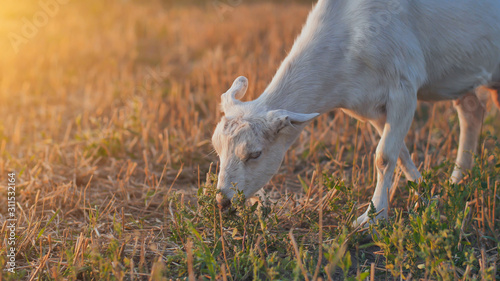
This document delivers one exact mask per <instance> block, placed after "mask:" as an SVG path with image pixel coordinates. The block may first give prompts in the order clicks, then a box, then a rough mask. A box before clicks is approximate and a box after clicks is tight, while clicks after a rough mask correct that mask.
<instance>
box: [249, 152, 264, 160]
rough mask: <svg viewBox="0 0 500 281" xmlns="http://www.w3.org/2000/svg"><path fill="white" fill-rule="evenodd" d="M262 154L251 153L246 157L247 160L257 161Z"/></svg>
mask: <svg viewBox="0 0 500 281" xmlns="http://www.w3.org/2000/svg"><path fill="white" fill-rule="evenodd" d="M261 154H262V151H256V152H252V153H250V154H249V155H248V159H257V158H259V157H260V155H261Z"/></svg>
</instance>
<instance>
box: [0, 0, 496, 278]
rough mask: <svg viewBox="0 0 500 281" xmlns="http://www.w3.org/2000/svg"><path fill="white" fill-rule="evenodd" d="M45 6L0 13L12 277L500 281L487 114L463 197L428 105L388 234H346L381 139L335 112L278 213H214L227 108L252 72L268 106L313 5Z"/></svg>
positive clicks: (439, 112) (380, 227) (492, 114)
mask: <svg viewBox="0 0 500 281" xmlns="http://www.w3.org/2000/svg"><path fill="white" fill-rule="evenodd" d="M42 2H43V1H42ZM42 2H38V1H34V0H33V1H29V0H19V1H14V0H8V1H6V3H3V4H2V7H0V19H1V21H0V50H1V52H0V109H1V112H2V118H1V121H0V155H1V158H0V186H1V189H0V206H1V207H0V230H1V231H0V233H1V235H2V236H1V240H0V241H1V246H0V268H2V269H3V270H2V274H1V275H0V281H1V280H170V279H172V280H177V279H180V280H292V279H293V280H320V279H322V280H421V279H423V280H494V279H497V280H498V279H500V268H499V264H500V175H499V172H500V140H499V139H498V136H499V135H500V113H499V110H498V109H496V108H495V107H494V106H491V104H488V105H487V107H488V109H489V110H488V113H487V114H486V115H485V116H484V125H483V127H482V134H481V139H480V148H479V149H478V151H477V157H476V164H475V167H474V169H473V170H472V171H470V173H469V175H468V176H467V177H466V179H465V180H464V182H463V183H461V184H459V185H453V184H450V183H449V182H448V178H449V175H450V174H451V171H452V169H453V161H454V159H455V156H456V152H457V145H458V134H459V127H458V126H459V125H458V118H457V114H456V112H455V110H454V108H453V106H452V103H451V102H441V103H436V104H429V103H421V104H419V107H418V109H417V112H416V114H415V121H414V122H413V124H412V127H411V129H410V132H409V134H408V136H407V138H406V143H407V145H408V148H409V150H410V153H411V154H412V158H413V160H414V162H415V163H416V165H417V167H419V170H420V171H421V172H423V174H424V178H425V181H424V182H421V183H412V182H407V180H405V178H404V175H402V173H401V171H400V170H399V168H398V169H396V174H395V178H396V180H397V181H396V184H395V185H394V186H393V188H392V190H391V202H392V204H391V209H390V212H389V214H390V220H389V221H382V222H379V223H378V224H376V225H373V226H371V227H370V228H367V229H363V230H362V231H356V229H354V228H353V227H351V223H352V221H353V220H354V219H355V218H356V217H357V216H358V215H360V214H361V213H362V212H363V211H364V210H365V208H366V206H367V202H368V200H369V197H370V195H371V194H372V192H373V189H374V182H375V172H374V168H373V160H374V159H373V153H374V151H375V147H376V144H377V141H378V138H379V137H378V135H377V133H376V131H375V130H374V129H373V128H371V127H370V125H369V124H366V123H362V122H358V121H356V120H355V119H352V118H350V117H348V116H346V115H344V114H343V113H342V112H340V111H335V112H332V113H330V114H326V115H323V116H321V117H319V118H318V119H317V120H316V121H314V122H313V123H312V124H311V125H310V126H308V127H307V128H306V130H305V131H304V132H303V133H302V135H301V137H300V139H299V140H298V141H297V142H296V143H295V144H294V145H293V147H292V149H290V150H289V151H288V152H287V155H286V157H285V160H284V162H283V165H282V167H281V169H280V171H279V173H278V174H277V175H276V176H275V177H274V178H273V180H272V181H271V182H270V183H269V184H268V185H267V186H266V188H265V189H266V190H267V191H268V192H267V194H268V195H267V196H269V199H268V202H267V203H265V204H264V205H262V206H261V207H259V206H258V205H257V204H253V205H252V204H250V203H246V204H245V203H244V202H243V200H242V198H237V199H236V200H235V201H234V202H233V206H234V207H233V210H231V211H229V212H221V211H220V210H219V209H218V208H217V207H216V204H215V194H216V190H215V186H216V179H217V177H216V172H217V169H218V164H217V161H218V157H217V155H216V153H214V152H213V148H212V146H211V143H210V138H211V134H212V132H213V129H214V128H215V125H216V123H217V122H218V120H219V119H220V118H221V116H222V113H221V112H220V109H219V103H220V95H221V94H222V93H224V92H225V91H226V90H227V89H228V88H229V86H230V85H231V83H232V81H233V80H234V79H235V78H236V77H238V76H240V75H245V76H246V77H248V78H249V90H248V92H247V95H246V96H245V97H244V100H251V99H254V98H256V97H258V96H259V94H260V93H262V92H263V90H264V89H265V87H266V86H267V83H269V81H270V80H271V78H272V76H273V74H274V73H275V71H276V69H277V67H278V66H279V64H280V62H281V61H282V60H283V59H284V57H285V56H286V54H287V52H288V51H289V50H290V48H291V46H292V44H293V40H294V38H295V37H296V36H297V35H298V33H299V31H300V28H301V26H302V24H303V23H304V21H305V18H306V16H307V13H308V11H309V10H310V8H311V3H310V2H307V1H302V2H293V3H290V2H285V1H280V2H273V3H270V2H263V1H261V2H254V1H229V2H218V1H215V2H211V1H209V2H201V1H198V2H199V3H184V4H182V5H181V4H175V3H173V2H172V1H166V0H165V1H160V0H158V1H154V0H149V1H138V0H137V1H136V0H130V1H119V0H110V1H98V0H87V1H62V0H61V1H59V2H56V1H55V0H52V1H50V0H47V1H45V2H43V3H52V6H50V7H49V8H47V7H44V6H43V5H42V4H40V3H42ZM43 15H45V16H43ZM9 182H10V183H11V186H13V185H14V186H15V188H16V192H15V196H13V197H15V198H14V199H13V200H12V199H9V197H12V196H11V195H8V191H9V190H8V183H9ZM415 191H418V193H419V194H420V195H421V196H420V197H416V196H413V194H414V192H415ZM14 201H15V202H16V203H15V212H14V213H13V215H12V217H11V213H12V212H11V211H10V209H8V208H7V206H10V205H9V204H11V203H12V202H14ZM11 218H12V219H13V221H15V227H16V229H15V236H14V234H12V233H13V232H12V231H11V230H12V229H11V228H10V227H9V226H10V225H11V223H12V221H10V220H9V219H11ZM11 235H12V236H11ZM11 237H13V238H11ZM10 241H14V242H15V245H11V244H9V242H10ZM13 246H14V248H15V249H14V251H13V252H14V254H13V255H14V256H13V257H11V255H12V251H11V249H10V248H11V247H13ZM13 260H15V266H16V268H15V270H13V271H14V272H9V271H8V268H10V267H11V264H9V263H8V262H10V261H13Z"/></svg>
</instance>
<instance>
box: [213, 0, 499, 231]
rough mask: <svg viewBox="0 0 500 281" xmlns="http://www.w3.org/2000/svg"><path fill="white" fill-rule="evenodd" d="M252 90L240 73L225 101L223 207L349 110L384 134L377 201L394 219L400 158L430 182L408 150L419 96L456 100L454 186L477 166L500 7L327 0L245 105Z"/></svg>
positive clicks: (465, 1)
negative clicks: (318, 125)
mask: <svg viewBox="0 0 500 281" xmlns="http://www.w3.org/2000/svg"><path fill="white" fill-rule="evenodd" d="M247 84H248V82H247V80H246V78H244V77H240V78H238V79H236V80H235V82H234V83H233V86H232V87H231V88H230V89H229V90H228V91H227V92H226V93H225V94H224V95H223V96H222V109H223V111H224V113H225V116H224V117H223V118H222V120H221V122H220V123H219V124H218V125H217V128H216V130H215V132H214V135H213V138H212V141H213V144H214V147H215V149H216V151H217V152H218V154H219V156H220V160H221V169H220V174H219V181H218V188H220V189H221V191H222V193H223V194H224V195H225V196H222V195H221V196H219V197H218V200H219V203H220V204H221V205H227V204H228V202H229V201H228V199H230V198H231V197H232V196H233V195H234V190H233V189H234V187H236V188H237V189H239V190H242V191H243V192H244V194H245V195H246V196H251V195H252V194H254V193H255V192H256V191H257V190H259V189H260V188H261V187H262V186H264V185H265V184H266V183H267V182H268V181H269V180H270V179H271V177H272V176H273V175H274V174H275V173H276V171H277V169H278V168H279V166H280V164H281V162H282V160H283V157H284V155H285V152H286V150H287V149H288V148H289V147H290V145H291V144H292V143H293V142H294V140H295V139H296V138H297V137H298V135H299V134H300V132H301V130H302V129H303V128H304V127H305V126H306V125H307V124H308V123H309V121H311V120H312V119H313V118H314V117H316V116H318V115H319V114H321V113H325V112H328V111H331V110H333V109H342V110H343V111H344V112H346V113H347V114H349V115H351V116H353V117H356V118H358V119H361V120H364V121H368V122H370V123H371V124H372V125H373V126H374V127H375V128H376V129H377V131H378V132H379V134H380V136H381V139H380V142H379V144H378V146H377V150H376V156H375V167H376V169H377V185H376V188H375V192H374V194H373V198H372V202H373V205H374V207H375V208H376V209H377V210H378V211H381V212H380V213H379V215H378V217H386V216H387V209H388V204H389V202H388V198H387V195H388V191H389V188H390V186H391V184H392V180H393V173H394V169H395V167H396V163H397V160H398V158H399V160H400V165H401V168H402V170H403V172H404V173H405V175H406V177H407V179H409V180H412V181H416V180H419V179H420V178H421V174H420V172H419V171H418V169H417V168H416V167H415V165H414V163H413V162H412V160H411V158H410V155H409V152H408V149H407V148H406V145H405V144H404V138H405V136H406V134H407V132H408V130H409V128H410V125H411V122H412V120H413V116H414V112H415V109H416V106H417V100H424V101H440V100H456V102H455V107H456V108H457V111H458V114H459V120H460V143H459V149H458V156H457V161H456V167H455V170H454V171H453V174H452V176H451V179H452V181H454V182H459V181H460V180H461V179H462V177H463V174H464V172H465V171H466V170H467V169H470V168H471V166H472V153H474V152H475V150H476V148H477V142H478V138H479V133H480V132H479V129H480V127H481V126H480V124H481V122H482V118H483V114H484V112H485V109H484V106H483V102H484V101H483V100H480V99H479V98H478V96H477V95H476V88H477V87H478V86H481V85H483V86H487V87H492V88H494V89H498V87H499V86H500V2H499V1H497V0H482V1H474V0H420V1H410V0H389V1H386V0H319V1H318V3H317V4H316V5H315V7H314V8H313V10H312V12H311V13H310V15H309V17H308V19H307V22H306V24H305V26H304V28H303V30H302V32H301V34H300V35H299V37H298V38H297V39H296V41H295V43H294V45H293V47H292V50H291V51H290V53H289V55H288V56H287V57H286V58H285V60H284V61H283V63H282V64H281V66H280V68H279V69H278V71H277V73H276V75H275V76H274V78H273V79H272V81H271V83H270V84H269V86H268V87H267V88H266V90H265V91H264V93H263V94H262V95H261V96H260V97H259V98H258V99H256V100H254V101H249V102H241V101H239V98H241V97H242V96H243V95H244V94H245V91H246V89H247ZM493 95H494V100H495V101H496V102H497V103H498V105H499V107H500V98H499V97H498V92H495V93H493ZM367 212H368V211H367ZM367 212H366V213H365V214H363V215H362V216H361V217H359V218H358V220H357V223H358V224H360V223H364V222H366V221H367V220H368V216H367Z"/></svg>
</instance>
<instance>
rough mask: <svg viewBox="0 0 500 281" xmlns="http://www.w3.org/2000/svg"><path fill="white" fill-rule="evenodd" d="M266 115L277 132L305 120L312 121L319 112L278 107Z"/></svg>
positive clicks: (298, 124)
mask: <svg viewBox="0 0 500 281" xmlns="http://www.w3.org/2000/svg"><path fill="white" fill-rule="evenodd" d="M267 116H268V120H269V121H270V123H271V127H272V129H273V130H274V132H276V133H279V132H280V131H281V130H282V129H284V128H286V127H295V126H301V125H303V124H304V123H306V122H309V121H312V120H313V119H314V118H316V117H317V116H319V113H310V114H306V113H295V112H291V111H288V110H283V109H278V110H273V111H270V112H269V113H268V114H267Z"/></svg>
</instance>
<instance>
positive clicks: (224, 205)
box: [215, 193, 231, 210]
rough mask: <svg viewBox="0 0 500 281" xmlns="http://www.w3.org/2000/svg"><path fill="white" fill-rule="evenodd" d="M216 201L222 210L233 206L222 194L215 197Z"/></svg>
mask: <svg viewBox="0 0 500 281" xmlns="http://www.w3.org/2000/svg"><path fill="white" fill-rule="evenodd" d="M215 199H216V200H217V205H219V208H221V209H222V210H224V209H226V208H227V207H229V205H231V200H229V199H227V198H226V197H224V196H223V195H222V194H220V193H219V194H217V195H216V196H215Z"/></svg>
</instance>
